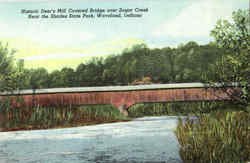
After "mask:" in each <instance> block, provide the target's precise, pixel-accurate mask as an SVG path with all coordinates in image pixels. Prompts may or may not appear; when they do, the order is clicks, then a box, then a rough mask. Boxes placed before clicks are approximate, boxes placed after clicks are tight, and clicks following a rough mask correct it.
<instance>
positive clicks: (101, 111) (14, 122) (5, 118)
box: [0, 100, 128, 130]
mask: <svg viewBox="0 0 250 163" xmlns="http://www.w3.org/2000/svg"><path fill="white" fill-rule="evenodd" d="M120 120H128V118H127V117H125V116H124V115H123V114H122V113H120V111H119V110H118V109H117V108H115V107H113V106H112V105H86V106H64V107H50V108H44V107H39V106H37V107H33V108H25V107H20V108H13V107H11V105H10V102H9V100H5V102H4V103H2V104H1V110H0V128H3V129H5V130H8V129H12V130H13V129H14V130H15V129H16V130H18V129H40V128H53V127H67V126H77V125H85V124H92V123H103V122H110V121H120Z"/></svg>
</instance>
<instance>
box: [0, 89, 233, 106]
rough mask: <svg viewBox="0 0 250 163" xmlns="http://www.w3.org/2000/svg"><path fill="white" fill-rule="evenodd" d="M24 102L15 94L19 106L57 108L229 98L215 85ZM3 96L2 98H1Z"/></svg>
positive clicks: (40, 96)
mask: <svg viewBox="0 0 250 163" xmlns="http://www.w3.org/2000/svg"><path fill="white" fill-rule="evenodd" d="M21 97H22V98H23V103H22V104H21V103H20V102H17V100H16V98H14V96H12V97H11V98H12V104H13V105H14V106H16V107H21V106H24V107H33V106H38V105H39V106H41V107H51V106H52V107H53V106H68V105H72V106H75V105H76V106H78V105H86V104H112V105H114V106H116V107H117V108H120V107H121V106H122V107H123V109H127V108H128V107H130V106H131V105H133V104H136V103H143V102H172V101H200V100H225V99H229V97H228V96H227V94H226V93H224V92H222V91H220V90H217V91H215V90H214V89H212V88H185V89H184V88H181V89H166V90H139V91H115V92H82V93H54V94H53V93H52V94H36V95H21ZM1 98H3V97H0V100H1Z"/></svg>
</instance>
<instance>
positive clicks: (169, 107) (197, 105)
mask: <svg viewBox="0 0 250 163" xmlns="http://www.w3.org/2000/svg"><path fill="white" fill-rule="evenodd" d="M226 104H227V102H225V101H197V102H168V103H143V104H135V105H133V106H132V107H130V108H129V109H128V113H129V117H143V116H161V115H181V116H184V115H199V114H202V113H210V112H212V111H214V110H216V109H217V108H218V107H222V106H224V105H226Z"/></svg>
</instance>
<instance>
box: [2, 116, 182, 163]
mask: <svg viewBox="0 0 250 163" xmlns="http://www.w3.org/2000/svg"><path fill="white" fill-rule="evenodd" d="M177 123H178V118H177V117H175V116H161V117H144V118H137V119H135V120H133V121H130V122H121V123H112V124H101V125H94V126H84V127H75V128H66V129H51V130H34V131H17V132H0V163H16V162H18V163H96V162H97V163H164V162H167V163H179V162H182V161H181V159H180V156H179V144H178V141H177V139H176V137H175V135H174V132H173V131H174V130H175V129H176V127H177Z"/></svg>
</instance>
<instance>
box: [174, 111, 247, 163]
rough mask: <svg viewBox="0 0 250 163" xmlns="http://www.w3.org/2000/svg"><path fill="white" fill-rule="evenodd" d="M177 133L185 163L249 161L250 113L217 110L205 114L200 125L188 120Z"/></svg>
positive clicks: (178, 128) (180, 124) (180, 126)
mask: <svg viewBox="0 0 250 163" xmlns="http://www.w3.org/2000/svg"><path fill="white" fill-rule="evenodd" d="M179 121H180V123H179V125H178V127H177V130H176V131H175V134H176V136H177V138H178V141H179V143H180V145H181V148H180V156H181V158H182V160H183V161H184V162H187V163H189V162H190V163H191V162H196V163H199V162H202V163H203V162H204V163H206V162H208V163H217V162H218V163H219V162H223V163H224V162H228V163H229V162H230V163H231V162H247V161H250V114H249V113H247V112H224V111H216V112H215V113H212V114H203V115H201V116H200V117H199V119H198V122H197V123H195V122H194V121H193V120H190V119H188V120H187V121H186V122H185V123H184V122H182V120H181V119H180V120H179Z"/></svg>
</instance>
